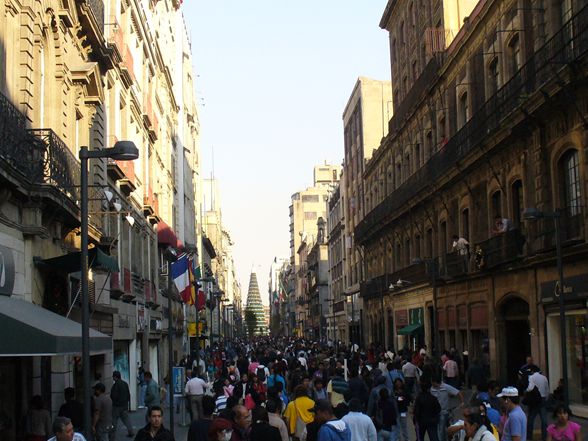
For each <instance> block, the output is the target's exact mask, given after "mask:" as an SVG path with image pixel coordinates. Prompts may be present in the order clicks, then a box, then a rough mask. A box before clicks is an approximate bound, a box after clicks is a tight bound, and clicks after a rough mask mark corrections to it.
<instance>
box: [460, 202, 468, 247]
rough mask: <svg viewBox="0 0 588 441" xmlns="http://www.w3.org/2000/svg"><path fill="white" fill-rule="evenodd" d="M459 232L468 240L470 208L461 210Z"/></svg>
mask: <svg viewBox="0 0 588 441" xmlns="http://www.w3.org/2000/svg"><path fill="white" fill-rule="evenodd" d="M461 234H462V237H463V238H464V239H466V240H468V241H469V240H470V210H469V209H467V208H466V209H464V210H463V211H462V212H461Z"/></svg>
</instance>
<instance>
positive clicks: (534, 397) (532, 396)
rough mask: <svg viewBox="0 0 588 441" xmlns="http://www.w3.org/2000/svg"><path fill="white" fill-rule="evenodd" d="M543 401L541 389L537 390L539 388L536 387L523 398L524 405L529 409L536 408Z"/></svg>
mask: <svg viewBox="0 0 588 441" xmlns="http://www.w3.org/2000/svg"><path fill="white" fill-rule="evenodd" d="M541 401H542V398H541V393H540V392H539V389H537V386H535V387H534V388H533V389H532V390H530V391H528V392H525V395H524V397H523V404H525V405H527V406H529V407H535V406H537V405H538V404H540V403H541Z"/></svg>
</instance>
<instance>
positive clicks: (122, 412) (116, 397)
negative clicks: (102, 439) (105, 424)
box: [110, 371, 135, 441]
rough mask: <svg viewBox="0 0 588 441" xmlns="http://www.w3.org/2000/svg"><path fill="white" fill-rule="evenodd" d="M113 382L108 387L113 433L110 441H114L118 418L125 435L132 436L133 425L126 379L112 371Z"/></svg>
mask: <svg viewBox="0 0 588 441" xmlns="http://www.w3.org/2000/svg"><path fill="white" fill-rule="evenodd" d="M112 379H113V380H114V384H113V385H112V388H111V389H110V399H111V400H112V425H113V431H112V432H113V435H112V437H111V441H114V439H115V436H116V428H117V426H118V420H119V419H120V420H121V421H122V422H123V424H124V425H125V427H126V428H127V436H128V437H131V436H134V435H135V433H134V431H133V425H132V424H131V421H130V419H129V413H128V411H129V404H130V402H131V391H130V389H129V385H128V383H127V382H126V381H124V380H123V379H122V378H121V375H120V372H119V371H114V372H113V373H112Z"/></svg>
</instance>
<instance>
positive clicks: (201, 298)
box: [196, 289, 206, 311]
mask: <svg viewBox="0 0 588 441" xmlns="http://www.w3.org/2000/svg"><path fill="white" fill-rule="evenodd" d="M205 306H206V296H205V295H204V291H202V290H201V289H199V290H198V297H197V298H196V310H197V311H202V310H203V309H204V308H205Z"/></svg>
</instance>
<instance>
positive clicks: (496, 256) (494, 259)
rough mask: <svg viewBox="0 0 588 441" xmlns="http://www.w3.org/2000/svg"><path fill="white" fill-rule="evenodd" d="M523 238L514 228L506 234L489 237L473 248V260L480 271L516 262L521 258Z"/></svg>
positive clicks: (519, 231)
mask: <svg viewBox="0 0 588 441" xmlns="http://www.w3.org/2000/svg"><path fill="white" fill-rule="evenodd" d="M524 244H525V236H524V235H523V234H522V233H521V230H519V229H518V228H515V229H514V230H511V231H507V232H506V233H502V234H499V235H497V236H494V237H491V238H490V239H487V240H485V241H483V242H480V243H478V244H476V246H475V247H474V260H475V262H476V267H477V268H478V269H480V270H489V269H492V268H496V267H498V266H503V265H506V264H509V263H513V262H516V261H517V260H519V259H520V258H521V257H522V254H523V245H524Z"/></svg>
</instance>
